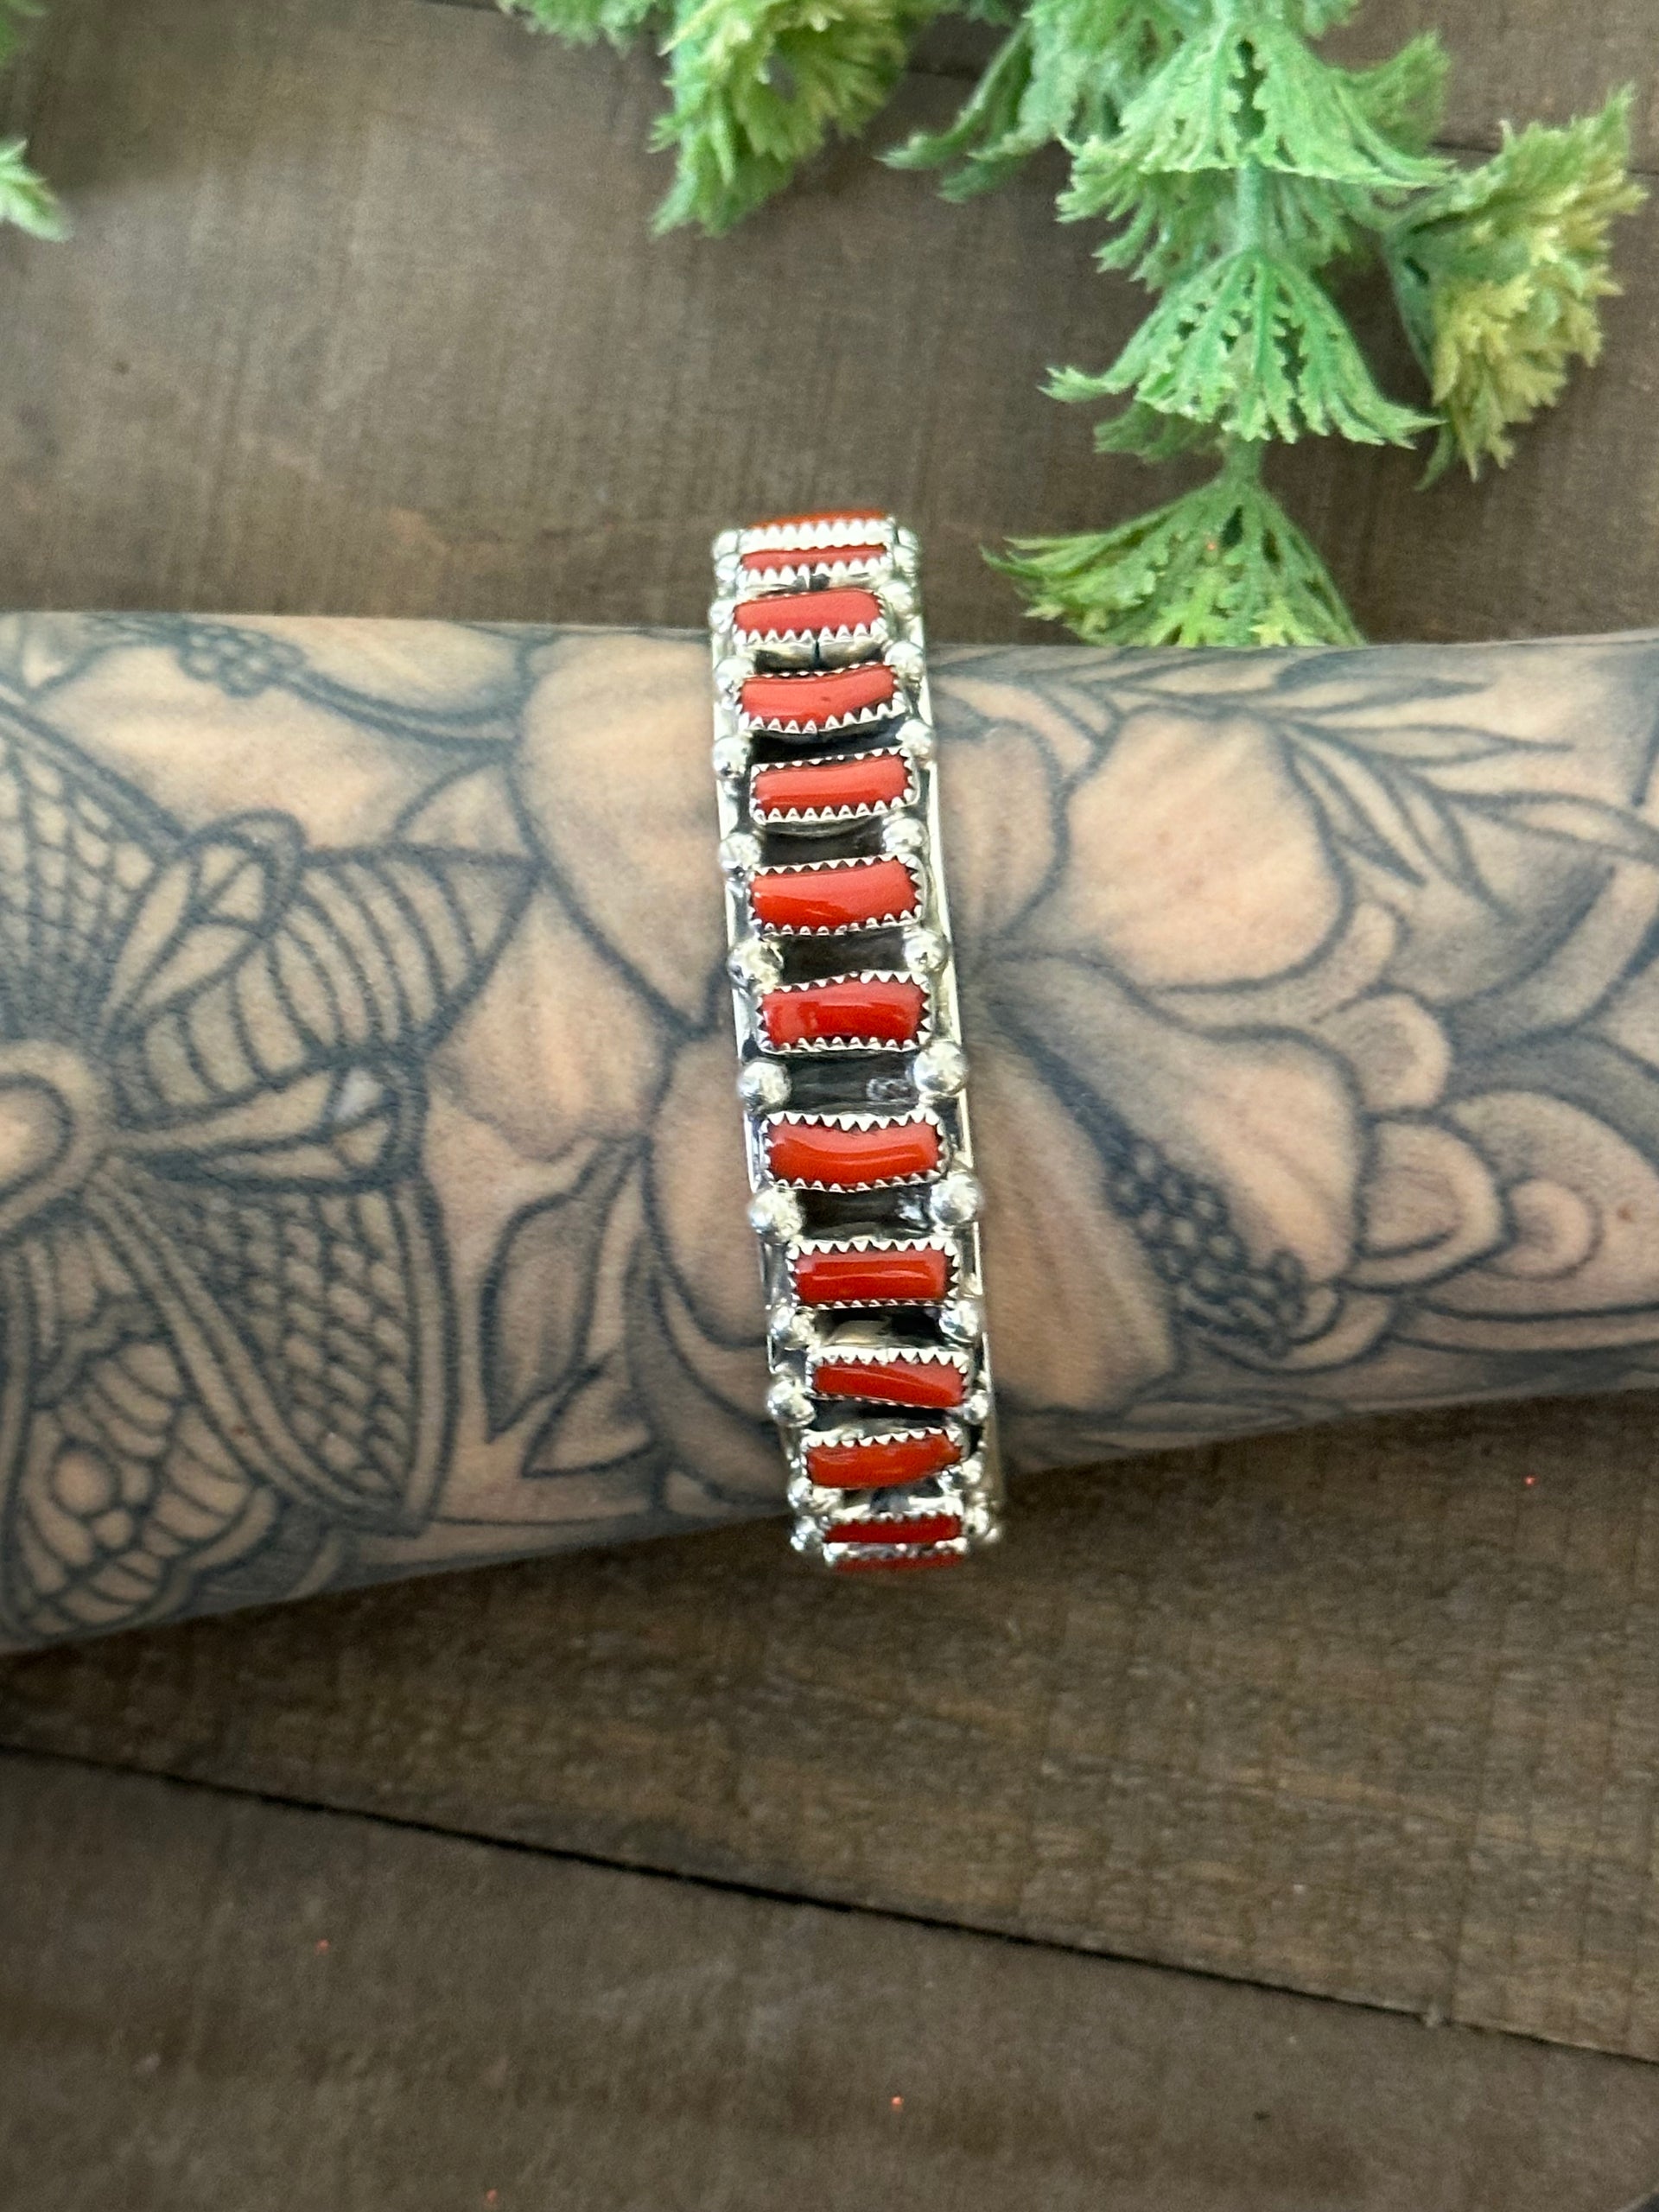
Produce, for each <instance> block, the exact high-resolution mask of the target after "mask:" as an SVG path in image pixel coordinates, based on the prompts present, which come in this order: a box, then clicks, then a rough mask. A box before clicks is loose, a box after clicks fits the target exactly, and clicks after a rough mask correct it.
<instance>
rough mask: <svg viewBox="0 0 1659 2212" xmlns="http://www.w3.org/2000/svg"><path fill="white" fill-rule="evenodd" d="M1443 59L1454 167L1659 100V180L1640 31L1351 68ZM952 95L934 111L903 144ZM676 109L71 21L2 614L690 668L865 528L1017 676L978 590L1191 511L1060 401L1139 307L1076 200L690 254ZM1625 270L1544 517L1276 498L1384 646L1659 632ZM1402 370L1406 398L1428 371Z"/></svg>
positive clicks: (266, 14) (459, 31)
mask: <svg viewBox="0 0 1659 2212" xmlns="http://www.w3.org/2000/svg"><path fill="white" fill-rule="evenodd" d="M1430 18H1438V19H1439V20H1440V21H1441V22H1443V23H1444V25H1445V26H1446V32H1447V35H1448V37H1449V39H1450V41H1451V42H1452V46H1453V47H1454V48H1456V50H1457V52H1458V54H1459V57H1460V66H1459V73H1458V77H1457V79H1456V84H1457V93H1456V102H1455V105H1454V109H1453V113H1452V135H1453V137H1455V138H1457V139H1458V140H1459V142H1460V143H1469V144H1471V145H1472V144H1484V143H1491V142H1492V141H1493V140H1494V138H1495V137H1496V132H1497V124H1498V120H1499V118H1501V117H1503V115H1506V114H1519V115H1522V116H1524V115H1526V114H1528V113H1530V112H1534V111H1541V112H1546V113H1550V114H1559V113H1560V112H1561V111H1562V109H1563V107H1564V106H1567V105H1573V104H1574V103H1588V102H1589V101H1591V100H1592V99H1599V97H1600V96H1601V94H1602V92H1604V91H1605V89H1606V87H1607V86H1610V85H1611V84H1612V83H1615V82H1617V81H1618V80H1619V79H1629V78H1636V79H1640V80H1641V81H1642V83H1643V88H1644V89H1643V159H1644V160H1646V161H1648V162H1649V163H1652V162H1653V161H1654V160H1655V159H1656V156H1655V153H1654V147H1655V143H1656V131H1655V129H1654V120H1655V102H1656V99H1659V93H1656V90H1655V79H1656V72H1655V70H1654V67H1653V59H1652V29H1653V23H1652V7H1651V0H1618V4H1611V0H1609V4H1604V5H1602V6H1600V7H1599V8H1597V9H1593V10H1580V14H1579V16H1576V17H1575V18H1574V22H1573V35H1571V37H1569V38H1563V37H1561V36H1560V35H1558V31H1557V29H1554V28H1553V27H1554V26H1555V25H1556V24H1557V23H1558V22H1559V10H1558V9H1557V8H1556V7H1555V6H1554V4H1553V0H1503V4H1501V5H1497V4H1494V3H1493V0H1458V4H1446V5H1441V4H1440V3H1439V0H1410V4H1405V0H1380V4H1378V5H1377V6H1376V7H1375V8H1374V9H1373V10H1368V11H1367V12H1366V14H1365V16H1363V19H1362V21H1361V22H1360V24H1359V25H1358V26H1357V29H1356V31H1355V32H1354V33H1353V34H1352V36H1353V37H1354V39H1356V40H1357V41H1358V42H1359V43H1360V44H1361V46H1362V47H1363V48H1364V49H1365V50H1368V51H1370V50H1376V51H1380V50H1382V49H1383V48H1384V47H1385V46H1386V45H1388V44H1389V42H1390V41H1392V40H1393V38H1394V37H1395V35H1399V34H1402V33H1403V32H1405V31H1407V30H1408V29H1414V28H1417V27H1418V26H1419V25H1420V23H1421V22H1422V21H1424V20H1427V19H1430ZM962 90H963V86H962V84H961V82H960V81H959V80H954V79H951V78H950V77H948V76H939V75H936V74H926V75H924V74H919V73H918V74H917V75H916V76H914V77H912V79H911V80H910V81H909V82H908V83H907V84H906V86H905V88H904V90H903V92H902V93H901V95H900V98H899V103H898V105H897V108H896V110H895V111H894V115H893V122H892V125H891V128H892V130H893V131H894V132H895V133H896V132H898V131H899V130H904V129H906V128H908V127H910V126H912V125H913V124H917V123H919V122H929V123H938V122H939V121H940V120H942V119H943V118H944V117H945V116H947V115H948V114H949V113H950V111H951V109H952V107H953V105H954V104H955V103H956V102H957V100H958V99H960V98H961V95H962ZM659 105H660V89H659V86H658V72H657V67H656V65H655V64H654V63H653V61H652V59H651V58H650V57H649V56H646V55H638V56H632V57H630V58H627V59H619V58H617V57H616V56H614V55H613V54H610V53H609V52H608V51H607V50H590V51H587V52H582V53H572V52H571V51H569V49H568V48H561V47H558V46H556V45H555V44H554V43H553V42H552V41H550V40H546V39H536V38H533V37H532V36H531V35H530V34H529V33H528V32H526V31H525V30H524V29H522V28H521V27H520V26H518V25H516V24H514V23H512V22H505V21H504V20H502V19H501V18H500V17H499V16H498V15H496V14H494V13H493V12H492V11H486V10H475V9H467V8H460V7H445V6H437V5H433V4H431V0H287V4H285V5H284V6H283V8H281V9H278V10H272V9H270V8H262V7H257V6H254V5H251V4H246V0H218V3H217V4H213V5H211V6H209V5H204V4H203V0H74V4H73V5H67V6H63V7H60V8H58V9H57V10H54V12H53V13H52V15H51V16H50V17H49V18H48V22H47V24H46V25H45V27H44V29H43V31H42V32H41V35H40V36H39V38H38V39H37V41H36V43H35V48H34V53H33V56H32V59H31V60H30V63H29V67H28V68H27V70H26V71H24V72H23V73H21V74H20V75H19V76H18V77H17V78H16V81H15V85H14V86H13V89H12V91H11V92H10V97H9V118H8V119H9V120H10V123H12V124H15V125H16V127H17V128H19V129H27V130H29V134H30V137H31V143H32V144H33V147H34V149H35V157H36V159H37V160H38V161H39V162H41V165H42V166H43V167H44V168H46V169H47V170H48V173H49V174H50V175H53V176H54V178H55V179H56V180H57V181H59V183H60V185H61V186H62V188H64V190H65V192H66V194H67V197H68V200H69V203H70V205H71V207H72V209H73V213H74V214H75V217H76V219H77V222H78V224H79V236H78V238H77V239H76V242H75V244H74V246H73V251H67V252H63V251H57V250H55V249H54V248H51V247H42V246H40V245H35V244H32V243H30V242H28V241H25V240H22V239H21V238H17V237H16V236H12V237H9V238H0V300H3V302H4V313H3V315H0V468H3V471H4V474H5V480H6V482H7V486H8V488H9V491H10V495H11V511H10V520H11V527H10V529H9V530H8V531H6V532H5V533H4V534H3V538H0V604H10V605H15V606H25V605H27V606H42V605H77V606H85V605H87V604H103V605H111V606H115V605H119V606H143V607H208V608H244V609H263V610H267V611H272V610H275V611H283V612H298V611H304V610H334V611H339V612H345V613H381V614H436V613H443V614H465V615H491V616H512V617H523V618H532V619H534V618H543V619H545V618H553V619H563V620H574V621H635V620H641V619H644V620H652V621H661V622H674V623H684V624H690V623H695V622H696V621H698V620H701V617H702V608H703V606H704V604H705V601H706V599H707V577H706V575H705V567H706V559H705V554H706V546H707V541H708V537H709V533H710V532H711V531H713V530H714V529H715V528H717V527H719V526H721V524H723V523H725V522H726V521H727V520H728V518H730V516H732V515H733V514H741V513H747V512H764V511H766V510H767V509H768V508H774V509H775V508H779V507H790V506H793V505H799V504H802V503H804V502H810V501H812V500H816V499H837V498H844V497H845V496H847V495H848V494H849V493H860V494H862V495H867V496H868V495H872V494H873V495H874V496H877V497H879V498H880V499H882V500H884V501H886V502H887V503H888V504H891V505H894V506H896V507H898V508H899V509H900V510H901V511H902V512H905V513H906V514H907V515H908V516H910V517H911V518H913V519H914V520H915V521H916V522H917V523H918V524H919V526H920V527H921V529H922V530H923V531H924V532H925V543H926V544H927V548H928V586H929V596H930V611H931V623H932V629H933V633H934V635H935V636H936V637H938V638H940V639H950V638H968V639H976V638H988V637H1002V636H1007V635H1010V634H1013V633H1014V632H1016V631H1017V630H1018V629H1019V628H1020V625H1021V620H1022V618H1021V616H1020V612H1019V608H1018V606H1017V604H1016V602H1015V601H1014V598H1013V597H1012V595H1011V594H1010V592H1009V590H1008V588H1007V586H1006V585H1005V584H1004V583H1003V582H1001V581H1000V580H999V579H998V578H996V577H995V576H994V575H992V574H991V573H990V572H989V571H988V569H985V567H984V566H983V564H982V562H981V561H980V559H979V555H978V548H979V547H980V546H981V545H982V544H985V543H995V542H996V541H997V540H998V539H999V538H1000V537H1001V536H1003V535H1005V534H1007V533H1008V532H1011V531H1039V530H1055V529H1068V528H1074V527H1099V526H1101V525H1103V524H1107V523H1109V522H1111V521H1114V520H1116V519H1118V518H1122V516H1123V515H1125V514H1127V513H1128V512H1131V511H1133V510H1134V509H1135V508H1137V507H1139V506H1142V505H1147V504H1150V503H1151V502H1152V501H1153V500H1154V499H1156V498H1158V497H1160V496H1163V495H1164V494H1165V493H1166V492H1167V490H1168V489H1169V488H1171V486H1172V485H1173V481H1174V480H1173V478H1166V475H1165V474H1160V473H1155V472H1147V471H1146V470H1144V469H1142V468H1141V467H1140V466H1139V465H1138V464H1135V463H1134V462H1131V461H1099V460H1096V458H1095V457H1094V455H1093V454H1092V453H1091V452H1090V421H1089V410H1086V409H1077V408H1067V407H1060V406H1058V405H1056V404H1052V403H1051V402H1048V401H1046V400H1044V399H1042V398H1041V397H1039V395H1038V391H1037V386H1038V385H1039V381H1040V379H1041V378H1042V376H1043V373H1044V372H1045V370H1046V367H1047V366H1048V365H1050V364H1051V363H1054V362H1061V361H1077V362H1081V363H1084V364H1085V365H1093V364H1098V363H1103V362H1104V361H1105V360H1106V359H1108V358H1109V356H1110V355H1111V354H1112V353H1114V352H1115V351H1116V348H1117V347H1118V346H1119V345H1120V344H1121V343H1122V340H1123V338H1124V337H1125V336H1126V334H1128V330H1129V329H1130V328H1131V327H1132V326H1133V324H1134V323H1135V321H1136V320H1137V318H1138V317H1139V315H1141V312H1142V311H1143V308H1144V305H1145V302H1144V296H1142V295H1141V294H1140V293H1138V292H1137V291H1136V290H1135V288H1134V287H1133V286H1131V285H1129V284H1128V283H1127V282H1124V281H1122V280H1117V279H1113V280H1106V279H1103V278H1102V277H1099V276H1097V275H1096V272H1095V271H1094V270H1093V267H1092V264H1091V261H1090V249H1091V244H1092V241H1091V239H1090V236H1089V235H1088V232H1087V230H1086V228H1085V227H1084V226H1059V225H1057V224H1056V223H1055V222H1054V221H1053V219H1052V209H1051V196H1052V190H1053V188H1054V185H1055V183H1056V181H1057V179H1058V175H1059V171H1058V166H1057V165H1056V164H1055V163H1053V162H1047V163H1045V162H1039V163H1037V164H1035V165H1033V168H1031V170H1030V171H1029V172H1028V173H1027V175H1026V176H1025V177H1024V178H1022V180H1021V181H1020V182H1019V184H1017V185H1016V186H1015V187H1014V188H1012V189H1011V190H1009V191H1007V192H1003V193H999V194H994V195H992V196H991V197H989V198H988V199H985V200H980V201H977V202H976V203H974V204H973V205H972V206H970V207H963V208H951V207H946V206H944V204H943V203H941V202H940V201H939V200H938V199H937V198H936V197H935V196H934V194H933V192H932V189H931V185H930V183H929V181H927V180H926V179H923V178H917V177H909V176H903V175H897V174H895V173H893V172H892V171H889V170H886V169H883V168H880V166H879V165H877V164H876V163H875V162H872V161H871V160H870V159H869V157H868V154H867V153H866V152H864V151H863V150H862V149H845V150H843V151H840V152H837V153H836V154H834V155H832V156H829V158H828V159H826V160H825V161H824V162H822V163H821V164H820V165H819V166H818V167H817V169H816V170H815V171H814V173H813V175H811V177H810V179H809V180H808V181H806V182H805V183H804V185H803V186H802V187H801V188H800V189H798V191H796V192H794V193H792V194H790V195H789V196H788V197H787V198H786V199H785V200H781V201H779V202H778V203H777V204H775V205H774V206H772V207H770V208H768V209H767V210H766V211H765V212H764V213H762V214H761V215H760V217H759V218H758V219H756V220H755V221H754V222H753V223H752V224H750V225H748V226H746V227H745V228H744V230H742V231H741V232H740V233H739V234H738V235H736V236H735V237H733V238H727V239H724V240H721V241H718V242H716V243H714V244H710V243H709V242H708V241H705V240H702V239H701V238H694V237H688V236H684V235H679V236H676V237H675V238H671V239H667V240H664V241H660V242H654V241H652V238H650V237H649V235H648V228H647V226H648V218H649V215H650V212H651V210H652V207H653V206H654V205H655V203H656V201H657V200H658V198H659V196H660V194H661V193H662V191H663V189H664V184H665V181H666V163H665V162H664V159H663V158H662V157H661V156H652V155H649V154H647V153H646V152H645V150H644V149H645V142H646V138H647V137H648V133H649V130H650V126H651V122H652V118H653V116H654V115H655V114H656V112H657V111H658V107H659ZM883 127H884V129H886V128H887V126H885V125H884V126H883ZM1620 261H1621V266H1622V268H1623V270H1624V275H1625V277H1626V281H1627V285H1628V289H1627V294H1626V296H1625V297H1624V299H1623V300H1622V301H1618V302H1613V303H1612V305H1611V308H1610V310H1609V316H1608V322H1609V357H1608V366H1607V367H1606V368H1605V369H1604V370H1602V371H1600V372H1596V373H1595V374H1593V375H1591V376H1588V377H1586V378H1584V379H1582V380H1581V382H1580V384H1579V385H1578V386H1577V387H1576V388H1575V389H1574V391H1573V394H1572V396H1571V397H1570V398H1569V400H1568V401H1567V404H1566V405H1565V406H1563V407H1562V408H1561V409H1560V410H1558V411H1557V412H1556V413H1554V415H1552V416H1550V418H1549V419H1548V421H1547V422H1546V423H1543V424H1542V425H1541V426H1540V428H1539V429H1538V431H1537V432H1536V434H1535V435H1533V436H1531V437H1529V440H1528V442H1527V443H1526V445H1525V448H1524V449H1523V452H1522V458H1521V459H1520V460H1519V461H1517V462H1516V466H1515V467H1513V468H1512V469H1511V470H1510V472H1509V473H1508V474H1507V475H1504V476H1503V477H1501V478H1498V479H1496V480H1493V481H1492V482H1491V483H1490V484H1488V485H1485V486H1482V487H1481V488H1479V489H1478V490H1477V489H1475V488H1473V487H1470V486H1466V485H1465V484H1462V483H1459V482H1448V483H1447V484H1446V485H1444V486H1441V487H1440V489H1439V490H1437V491H1436V492H1435V493H1433V495H1432V496H1429V497H1420V496H1419V494H1418V493H1416V492H1415V491H1414V488H1413V486H1414V480H1415V477H1416V474H1417V467H1418V465H1417V463H1416V462H1415V461H1414V460H1413V458H1412V457H1411V456H1410V455H1408V454H1377V453H1375V452H1370V451H1364V450H1361V449H1358V448H1351V449H1346V450H1344V449H1340V448H1331V447H1328V446H1319V447H1308V448H1304V449H1303V450H1302V451H1301V452H1299V453H1298V454H1294V455H1293V456H1291V458H1290V461H1289V462H1288V465H1287V466H1286V467H1284V468H1283V469H1282V471H1281V474H1282V476H1283V479H1284V484H1285V487H1286V489H1287V493H1288V495H1289V496H1290V498H1291V499H1292V501H1293V504H1294V506H1295V508H1296V510H1297V512H1298V513H1299V515H1300V517H1301V518H1303V519H1304V520H1306V522H1308V523H1309V524H1311V525H1312V526H1313V528H1314V530H1315V531H1316V533H1317V534H1318V535H1319V537H1320V539H1321V542H1322V543H1324V544H1325V547H1326V549H1327V550H1328V552H1329V553H1330V556H1331V557H1332V560H1333V562H1334V564H1335V566H1336V568H1337V569H1338V574H1339V575H1340V578H1341V580H1342V582H1343V583H1344V586H1345V587H1346V588H1347V589H1348V590H1349V591H1350V592H1351V594H1352V595H1353V599H1354V602H1355V604H1356V607H1357V609H1358V612H1359V613H1360V616H1361V619H1362V620H1363V622H1364V623H1365V624H1366V625H1367V626H1369V627H1370V629H1371V630H1373V631H1374V632H1376V634H1378V635H1381V636H1390V637H1393V636H1421V637H1434V638H1445V637H1459V636H1470V635H1487V634H1510V633H1521V632H1534V633H1536V632H1548V631H1552V630H1583V629H1605V628H1613V627H1618V626H1631V625H1637V624H1641V623H1645V622H1649V621H1651V620H1654V619H1655V616H1656V610H1659V528H1656V527H1655V522H1656V518H1659V441H1656V440H1655V438H1654V437H1653V435H1651V430H1650V425H1651V423H1652V420H1653V417H1654V412H1655V406H1656V397H1659V365H1656V364H1659V207H1649V209H1648V210H1647V211H1646V212H1645V213H1643V215H1641V216H1639V217H1637V218H1636V219H1633V220H1631V221H1630V222H1628V223H1626V224H1625V225H1624V226H1623V227H1622V231H1621V246H1620ZM1379 305H1380V302H1376V301H1375V299H1373V300H1371V301H1370V302H1369V303H1367V305H1366V309H1365V311H1366V315H1367V318H1368V321H1370V322H1371V323H1373V324H1382V323H1385V319H1384V318H1383V317H1382V316H1381V315H1379V314H1378V313H1377V311H1376V310H1377V308H1378V306H1379ZM1379 358H1380V359H1383V360H1384V362H1385V365H1386V368H1387V372H1388V375H1389V378H1390V379H1391V380H1392V381H1394V382H1395V384H1396V385H1398V386H1399V388H1401V389H1402V390H1404V389H1407V388H1408V385H1409V378H1410V374H1411V372H1410V371H1409V368H1408V365H1407V364H1406V363H1405V361H1404V360H1403V359H1402V355H1401V353H1400V350H1399V346H1398V343H1397V341H1395V342H1394V343H1392V344H1389V345H1385V346H1383V349H1382V352H1381V353H1380V355H1379Z"/></svg>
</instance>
